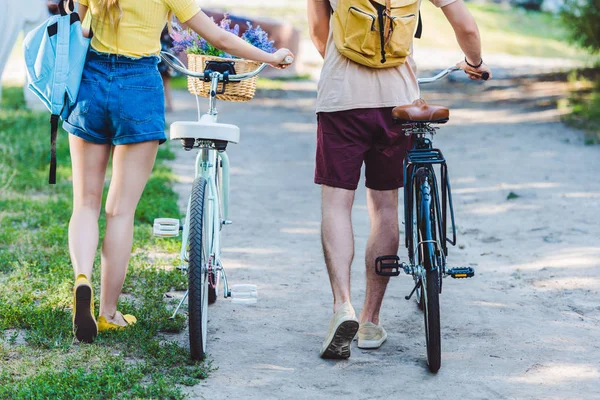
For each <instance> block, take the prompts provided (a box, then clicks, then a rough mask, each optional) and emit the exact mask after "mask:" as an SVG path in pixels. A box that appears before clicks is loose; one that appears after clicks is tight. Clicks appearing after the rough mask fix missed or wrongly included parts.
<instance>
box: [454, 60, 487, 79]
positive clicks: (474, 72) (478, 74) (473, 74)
mask: <svg viewBox="0 0 600 400" xmlns="http://www.w3.org/2000/svg"><path fill="white" fill-rule="evenodd" d="M469 62H470V61H469ZM477 64H479V63H477ZM472 65H476V64H472ZM456 66H457V67H458V68H460V69H462V70H463V71H465V73H466V74H467V75H469V78H471V79H472V80H474V81H480V80H482V79H483V78H482V76H483V74H484V72H487V73H488V78H487V79H486V80H488V79H492V70H490V68H489V67H488V66H487V65H485V64H484V63H482V64H481V65H480V66H479V67H478V68H473V67H471V66H469V64H467V62H466V61H465V60H463V61H461V62H459V63H458V64H456Z"/></svg>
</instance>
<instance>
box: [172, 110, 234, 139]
mask: <svg viewBox="0 0 600 400" xmlns="http://www.w3.org/2000/svg"><path fill="white" fill-rule="evenodd" d="M170 131H171V140H175V139H201V140H223V141H226V142H229V143H239V142H240V128H238V127H237V126H235V125H229V124H220V123H218V122H214V119H213V117H211V116H210V115H203V116H202V118H201V119H200V121H176V122H173V123H172V124H171V129H170Z"/></svg>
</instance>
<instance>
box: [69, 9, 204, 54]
mask: <svg viewBox="0 0 600 400" xmlns="http://www.w3.org/2000/svg"><path fill="white" fill-rule="evenodd" d="M79 3H80V4H81V5H82V6H86V7H88V13H89V14H91V18H92V30H93V32H94V37H93V38H92V43H91V46H92V48H93V49H94V50H96V51H98V52H101V53H110V54H120V55H124V56H127V57H134V58H138V57H145V56H150V55H156V54H159V53H160V34H161V32H162V30H163V29H164V27H165V25H166V24H167V15H168V14H169V11H173V13H174V14H175V16H176V17H177V18H178V19H179V20H180V21H181V22H186V21H188V20H189V19H190V18H192V17H193V16H194V15H196V14H197V13H198V12H199V11H200V7H199V6H198V4H196V1H195V0H119V5H120V6H121V11H122V14H121V20H120V21H119V25H118V28H117V30H116V31H115V30H114V28H113V27H112V26H111V25H110V20H109V17H108V15H104V14H105V13H104V11H103V10H100V9H99V8H98V2H97V1H96V0H80V1H79ZM87 18H88V17H86V19H87Z"/></svg>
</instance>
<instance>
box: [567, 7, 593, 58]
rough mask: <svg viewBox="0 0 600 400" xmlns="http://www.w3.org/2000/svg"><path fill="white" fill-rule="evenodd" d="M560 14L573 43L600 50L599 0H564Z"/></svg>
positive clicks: (591, 49)
mask: <svg viewBox="0 0 600 400" xmlns="http://www.w3.org/2000/svg"><path fill="white" fill-rule="evenodd" d="M561 16H562V18H563V21H564V22H565V23H566V25H567V27H568V28H569V30H570V32H571V35H570V36H571V40H572V41H573V42H574V43H576V44H578V45H579V46H581V47H583V48H585V49H588V50H589V51H591V52H592V53H598V52H600V0H566V1H565V5H564V7H563V9H562V11H561Z"/></svg>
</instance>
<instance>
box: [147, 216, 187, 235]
mask: <svg viewBox="0 0 600 400" xmlns="http://www.w3.org/2000/svg"><path fill="white" fill-rule="evenodd" d="M180 226H181V223H180V222H179V220H178V219H175V218H156V219H155V220H154V226H153V229H152V231H153V233H154V236H157V237H177V236H179V230H180Z"/></svg>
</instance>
